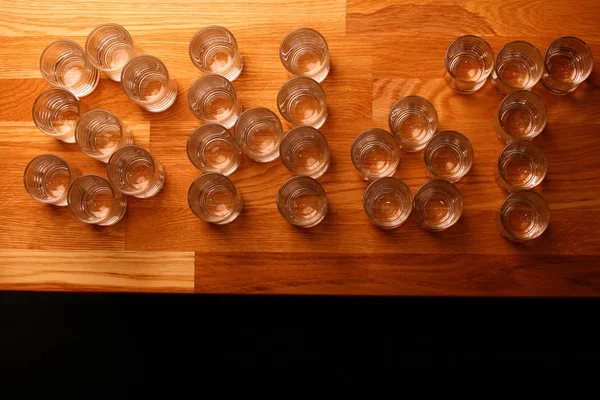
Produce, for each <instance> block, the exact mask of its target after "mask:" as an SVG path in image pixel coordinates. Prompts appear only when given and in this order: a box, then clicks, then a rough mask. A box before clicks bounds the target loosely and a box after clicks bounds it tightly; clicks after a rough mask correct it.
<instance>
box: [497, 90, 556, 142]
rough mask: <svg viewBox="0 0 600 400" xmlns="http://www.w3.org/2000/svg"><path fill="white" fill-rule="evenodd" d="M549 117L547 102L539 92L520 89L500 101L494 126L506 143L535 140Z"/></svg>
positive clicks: (499, 136)
mask: <svg viewBox="0 0 600 400" xmlns="http://www.w3.org/2000/svg"><path fill="white" fill-rule="evenodd" d="M547 118H548V111H547V109H546V104H545V103H544V100H543V99H542V98H541V97H540V96H539V95H538V94H536V93H533V92H530V91H527V90H518V91H516V92H512V93H511V94H509V95H508V96H506V97H505V98H504V99H503V100H502V103H500V107H499V108H498V113H497V114H496V118H495V119H494V128H495V129H496V134H497V135H498V138H499V139H500V140H501V141H503V142H504V143H508V142H509V141H511V140H516V139H523V140H533V138H534V137H536V136H537V135H539V134H540V133H541V132H542V131H543V130H544V128H545V127H546V119H547Z"/></svg>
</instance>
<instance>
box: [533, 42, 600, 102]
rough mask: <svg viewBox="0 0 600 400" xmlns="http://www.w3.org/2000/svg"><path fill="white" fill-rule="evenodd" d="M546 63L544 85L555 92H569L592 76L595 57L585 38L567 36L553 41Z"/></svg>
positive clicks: (547, 52)
mask: <svg viewBox="0 0 600 400" xmlns="http://www.w3.org/2000/svg"><path fill="white" fill-rule="evenodd" d="M544 65H545V67H546V68H545V71H544V76H543V77H542V82H544V85H546V87H547V88H548V90H549V91H550V92H552V93H554V94H567V93H570V92H572V91H573V90H575V89H577V87H578V86H579V85H580V84H581V82H583V81H585V80H586V79H587V78H588V76H590V74H591V73H592V68H593V67H594V57H593V56H592V50H591V49H590V47H589V46H588V45H587V43H585V42H584V41H583V40H581V39H578V38H576V37H573V36H565V37H561V38H558V39H556V40H555V41H553V42H552V43H551V44H550V46H549V47H548V49H546V55H545V57H544Z"/></svg>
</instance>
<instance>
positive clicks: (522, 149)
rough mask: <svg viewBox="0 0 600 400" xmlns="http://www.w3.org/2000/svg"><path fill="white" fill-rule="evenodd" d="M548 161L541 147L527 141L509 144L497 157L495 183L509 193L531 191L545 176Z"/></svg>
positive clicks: (514, 141)
mask: <svg viewBox="0 0 600 400" xmlns="http://www.w3.org/2000/svg"><path fill="white" fill-rule="evenodd" d="M547 170H548V160H547V159H546V154H545V153H544V150H542V148H541V147H539V146H538V145H536V144H534V143H533V142H530V141H528V140H513V141H511V142H509V143H508V144H507V145H506V147H504V149H503V150H502V152H501V153H500V156H499V157H498V171H497V175H496V181H497V182H498V185H499V186H500V187H501V188H503V189H505V190H507V191H509V192H515V191H517V190H525V189H531V188H534V187H536V186H537V185H539V184H540V183H541V182H542V181H543V180H544V177H545V176H546V171H547Z"/></svg>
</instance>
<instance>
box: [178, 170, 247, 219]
mask: <svg viewBox="0 0 600 400" xmlns="http://www.w3.org/2000/svg"><path fill="white" fill-rule="evenodd" d="M211 176H213V177H218V178H219V179H221V178H225V180H226V181H227V183H229V184H230V185H231V186H232V187H233V188H234V189H235V190H234V192H233V193H234V195H235V200H236V201H237V202H241V200H240V199H239V197H240V196H239V193H238V188H237V186H235V183H233V181H232V180H231V178H229V177H228V176H227V175H223V174H222V173H220V172H214V171H212V172H205V173H203V174H201V175H198V176H197V177H196V178H195V179H194V180H193V181H192V183H191V184H190V187H189V188H188V193H187V203H188V207H189V209H190V210H191V211H192V214H194V215H195V216H196V217H197V218H198V219H201V220H204V218H201V217H200V216H199V215H198V214H196V211H195V210H194V207H192V188H193V187H194V186H195V185H196V182H198V181H199V180H200V179H206V178H210V177H211Z"/></svg>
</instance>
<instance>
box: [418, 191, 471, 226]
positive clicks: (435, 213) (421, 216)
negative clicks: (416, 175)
mask: <svg viewBox="0 0 600 400" xmlns="http://www.w3.org/2000/svg"><path fill="white" fill-rule="evenodd" d="M414 209H415V214H416V216H417V222H418V223H419V224H420V225H421V226H422V227H423V228H424V229H427V230H430V231H443V230H444V229H448V228H450V227H451V226H452V225H454V224H455V223H456V222H457V221H458V220H459V219H460V217H461V215H462V212H463V199H462V196H461V194H460V192H459V191H458V189H457V188H456V186H454V185H453V184H452V183H450V182H448V181H441V180H433V181H429V182H427V183H425V184H423V185H422V186H421V187H420V188H419V190H417V193H415V200H414Z"/></svg>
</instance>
